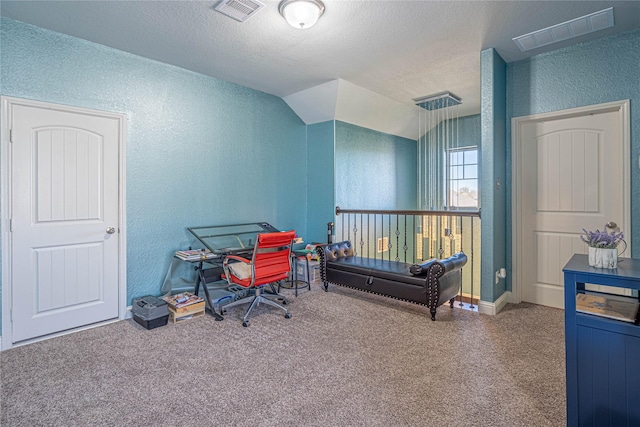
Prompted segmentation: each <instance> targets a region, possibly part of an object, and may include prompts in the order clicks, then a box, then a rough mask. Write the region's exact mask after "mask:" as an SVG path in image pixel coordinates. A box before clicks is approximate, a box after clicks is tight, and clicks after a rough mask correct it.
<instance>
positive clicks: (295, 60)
mask: <svg viewBox="0 0 640 427" xmlns="http://www.w3.org/2000/svg"><path fill="white" fill-rule="evenodd" d="M218 2H219V0H212V1H191V0H188V1H142V0H139V1H105V0H102V1H55V0H53V1H52V0H50V1H5V0H1V2H0V14H2V15H3V16H7V17H10V18H13V19H16V20H18V21H22V22H26V23H29V24H33V25H36V26H39V27H42V28H47V29H50V30H53V31H57V32H61V33H65V34H70V35H72V36H75V37H79V38H82V39H86V40H90V41H93V42H96V43H100V44H103V45H106V46H110V47H113V48H116V49H119V50H123V51H126V52H130V53H133V54H137V55H140V56H144V57H147V58H152V59H155V60H158V61H161V62H164V63H168V64H173V65H176V66H179V67H182V68H185V69H188V70H192V71H195V72H198V73H202V74H206V75H210V76H213V77H217V78H220V79H223V80H227V81H230V82H234V83H238V84H240V85H243V86H247V87H250V88H253V89H257V90H260V91H263V92H266V93H270V94H273V95H277V96H280V97H283V98H285V100H291V99H295V98H300V97H301V95H300V94H301V93H313V92H314V91H313V90H311V91H309V90H310V89H312V88H315V87H320V88H323V87H325V86H326V85H325V86H321V85H324V84H326V83H328V82H331V81H336V80H337V81H340V82H347V83H350V84H340V85H338V86H339V87H347V88H351V89H353V87H356V88H361V89H362V91H366V92H368V93H371V94H375V95H377V96H379V98H380V99H387V100H389V101H390V103H391V104H392V105H396V106H397V105H398V104H401V105H404V106H406V108H411V109H414V108H416V107H414V106H413V102H412V99H414V98H419V97H424V96H427V95H430V94H434V93H439V92H444V91H449V92H452V93H454V94H455V95H457V96H458V97H460V98H462V101H463V104H462V106H460V115H461V116H465V115H469V114H477V113H479V112H480V51H481V50H483V49H486V48H491V47H493V48H495V49H496V50H497V52H498V53H499V54H500V55H501V56H502V58H504V59H505V61H507V62H511V61H516V60H520V59H523V58H525V57H527V56H531V55H535V54H539V53H541V52H544V51H549V50H554V49H557V48H559V47H563V46H567V45H570V44H574V43H579V42H583V41H587V40H591V39H595V38H599V37H603V36H606V35H610V34H614V33H619V32H623V31H628V30H631V29H636V28H640V1H403V0H391V1H375V0H368V1H362V0H359V1H356V0H324V3H325V5H326V10H325V13H324V15H323V16H322V17H321V18H320V20H319V21H318V23H317V24H316V25H315V26H314V27H313V28H310V29H307V30H298V29H295V28H292V27H290V26H289V25H288V24H287V23H286V22H285V20H284V19H283V18H282V17H281V16H280V15H279V13H278V3H279V2H278V1H263V0H262V2H263V3H265V5H266V6H265V7H264V8H262V9H261V10H260V11H258V13H257V14H256V15H255V16H254V17H252V18H250V19H249V20H247V21H246V22H244V23H240V22H238V21H235V20H233V19H231V18H229V17H227V16H225V15H222V14H221V13H219V12H216V11H215V10H214V9H213V8H214V7H215V6H216V5H217V4H218ZM611 6H613V7H614V19H615V25H614V27H613V28H610V29H606V30H602V31H599V32H596V33H592V34H589V35H585V36H582V37H579V38H576V39H573V40H567V41H565V42H560V43H556V44H553V45H549V46H545V47H543V48H539V49H536V50H533V51H530V52H527V53H521V52H520V51H519V50H518V48H517V47H516V45H515V44H514V43H513V41H512V40H511V39H512V38H513V37H516V36H520V35H523V34H526V33H529V32H532V31H535V30H539V29H542V28H545V27H548V26H551V25H555V24H558V23H560V22H563V21H567V20H570V19H574V18H577V17H580V16H583V15H586V14H589V13H592V12H596V11H599V10H602V9H605V8H608V7H611ZM331 87H333V86H331ZM339 98H349V97H348V96H337V98H336V101H337V100H338V99H339ZM288 102H289V101H288ZM302 104H308V106H310V107H311V108H313V103H312V102H309V101H307V102H306V103H305V102H303V103H302ZM329 104H331V102H329ZM290 105H291V104H290ZM333 107H334V108H335V111H334V113H333V115H334V117H335V118H338V119H340V118H339V117H337V114H338V111H339V110H340V105H338V106H335V105H334V106H333ZM294 109H295V107H294ZM298 114H299V115H300V116H301V117H303V116H304V115H305V114H301V113H300V112H298ZM329 114H331V113H329ZM311 115H313V114H311ZM317 115H318V116H319V117H325V116H326V115H327V114H326V113H319V114H317ZM313 120H314V119H312V118H308V119H305V121H306V122H307V123H309V122H313ZM347 121H348V120H347Z"/></svg>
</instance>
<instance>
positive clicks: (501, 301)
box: [478, 291, 511, 316]
mask: <svg viewBox="0 0 640 427" xmlns="http://www.w3.org/2000/svg"><path fill="white" fill-rule="evenodd" d="M510 298H511V292H510V291H507V292H505V293H503V294H502V295H500V298H498V299H497V300H495V302H487V301H482V300H480V301H478V313H482V314H489V315H491V316H495V315H496V314H498V313H500V311H501V310H502V309H503V308H504V306H505V305H507V303H508V302H509V299H510Z"/></svg>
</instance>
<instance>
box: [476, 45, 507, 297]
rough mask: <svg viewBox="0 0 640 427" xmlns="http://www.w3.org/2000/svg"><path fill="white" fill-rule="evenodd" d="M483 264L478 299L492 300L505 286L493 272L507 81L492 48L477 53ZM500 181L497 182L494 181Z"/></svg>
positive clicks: (499, 245)
mask: <svg viewBox="0 0 640 427" xmlns="http://www.w3.org/2000/svg"><path fill="white" fill-rule="evenodd" d="M480 67H481V103H482V107H481V113H480V117H481V119H480V120H481V127H482V129H481V132H482V144H481V152H480V153H481V155H480V160H481V178H480V197H481V209H482V221H481V223H482V226H481V233H482V236H481V241H482V261H481V262H482V267H481V284H480V299H481V300H483V301H489V302H493V301H495V300H496V299H498V298H499V297H500V295H502V294H503V293H504V291H505V290H506V286H505V282H504V280H501V281H500V282H499V283H498V284H497V285H496V284H495V280H494V272H495V271H496V270H498V269H499V268H501V267H505V266H506V262H507V260H506V243H507V242H506V234H507V228H508V224H507V217H506V212H507V207H506V201H507V199H506V192H505V184H506V178H505V176H506V137H505V130H506V126H507V124H506V114H507V112H506V90H507V88H506V84H507V78H506V73H507V67H506V64H505V62H504V61H503V59H502V58H501V57H500V55H498V53H497V52H496V51H495V50H494V49H487V50H483V51H482V52H481V53H480ZM498 181H499V182H500V185H499V186H498V185H497V184H496V183H497V182H498Z"/></svg>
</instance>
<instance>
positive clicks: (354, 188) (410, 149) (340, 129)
mask: <svg viewBox="0 0 640 427" xmlns="http://www.w3.org/2000/svg"><path fill="white" fill-rule="evenodd" d="M335 147H336V148H335V150H336V151H335V153H336V168H335V180H336V204H337V205H338V206H340V207H342V208H345V209H416V194H417V187H416V186H417V166H416V165H417V158H416V156H417V145H416V141H414V140H411V139H406V138H402V137H399V136H394V135H389V134H386V133H381V132H377V131H374V130H371V129H366V128H362V127H359V126H355V125H351V124H348V123H344V122H339V121H336V141H335Z"/></svg>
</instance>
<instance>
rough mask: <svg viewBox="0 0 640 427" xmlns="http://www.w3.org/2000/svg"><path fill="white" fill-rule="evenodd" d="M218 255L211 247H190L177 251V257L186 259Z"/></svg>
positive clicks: (207, 257) (193, 259)
mask: <svg viewBox="0 0 640 427" xmlns="http://www.w3.org/2000/svg"><path fill="white" fill-rule="evenodd" d="M216 256H217V255H216V254H214V253H213V252H211V251H210V250H209V249H188V250H184V251H176V257H177V258H180V259H182V260H185V261H198V260H207V259H212V258H215V257H216Z"/></svg>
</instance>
